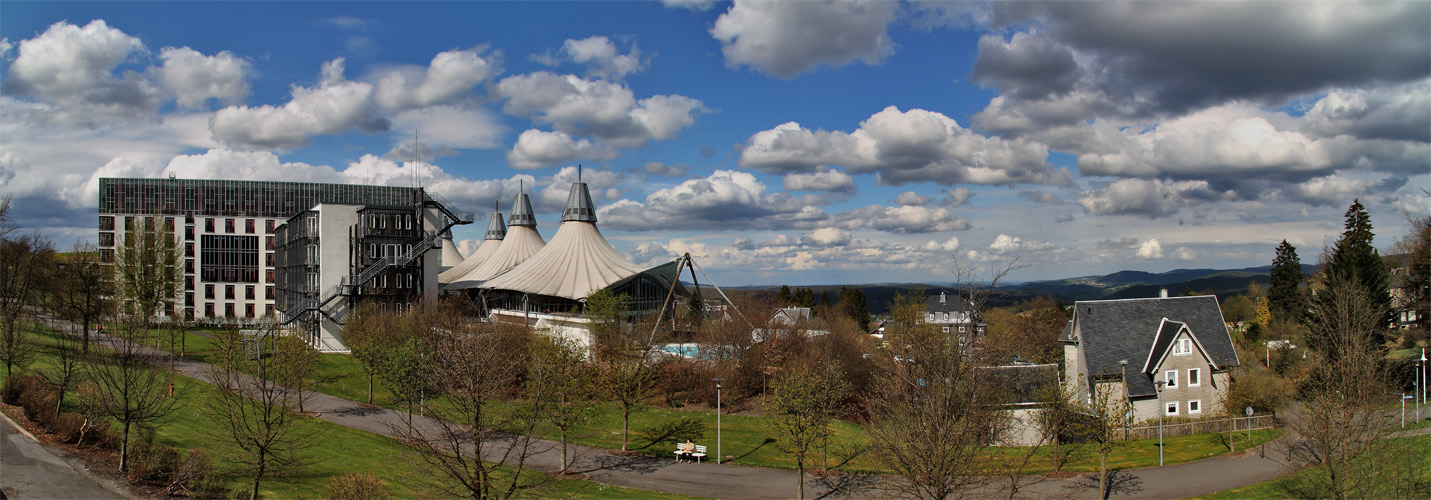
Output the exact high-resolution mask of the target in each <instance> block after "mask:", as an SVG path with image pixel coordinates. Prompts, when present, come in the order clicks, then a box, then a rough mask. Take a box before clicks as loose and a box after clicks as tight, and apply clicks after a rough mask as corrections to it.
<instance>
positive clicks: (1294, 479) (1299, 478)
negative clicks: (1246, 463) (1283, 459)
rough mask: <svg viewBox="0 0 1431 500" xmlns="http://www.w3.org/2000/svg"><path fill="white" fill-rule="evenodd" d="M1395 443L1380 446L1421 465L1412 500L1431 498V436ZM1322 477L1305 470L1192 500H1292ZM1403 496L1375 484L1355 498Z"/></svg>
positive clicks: (1324, 494) (1318, 470)
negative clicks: (1408, 450)
mask: <svg viewBox="0 0 1431 500" xmlns="http://www.w3.org/2000/svg"><path fill="white" fill-rule="evenodd" d="M1395 441H1398V442H1395V443H1383V446H1398V445H1409V446H1412V447H1413V448H1414V452H1413V453H1412V456H1413V457H1415V458H1413V459H1419V460H1420V461H1421V462H1420V464H1421V467H1420V468H1419V469H1418V472H1417V473H1416V478H1415V481H1416V482H1418V483H1420V485H1421V486H1420V487H1421V489H1420V492H1419V493H1417V494H1414V496H1413V497H1422V498H1424V497H1425V496H1426V495H1427V494H1431V466H1428V464H1431V462H1428V461H1427V459H1426V457H1427V456H1428V455H1431V435H1421V436H1416V437H1412V438H1398V439H1396V440H1395ZM1378 452H1379V450H1375V449H1374V450H1373V451H1371V452H1369V453H1378ZM1325 476H1326V472H1325V471H1323V470H1321V469H1308V470H1303V471H1300V472H1297V473H1296V474H1292V475H1290V476H1287V477H1282V478H1278V479H1273V480H1271V481H1264V482H1261V483H1257V484H1254V485H1250V486H1244V487H1241V488H1234V489H1230V490H1227V491H1221V492H1217V493H1213V494H1211V495H1204V496H1200V497H1195V498H1198V499H1204V500H1222V499H1242V498H1293V497H1297V496H1298V494H1297V493H1296V488H1297V486H1298V485H1299V484H1302V483H1304V482H1306V481H1309V480H1312V479H1319V478H1324V477H1325ZM1405 494H1406V493H1405V492H1401V495H1396V494H1395V492H1392V491H1388V490H1387V489H1386V485H1384V484H1379V485H1377V487H1376V488H1375V489H1374V491H1369V492H1363V494H1361V495H1358V496H1360V497H1363V498H1396V497H1405V496H1404V495H1405ZM1322 496H1329V494H1328V493H1326V492H1323V493H1322Z"/></svg>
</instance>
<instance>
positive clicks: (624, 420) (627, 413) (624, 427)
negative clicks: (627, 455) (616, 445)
mask: <svg viewBox="0 0 1431 500" xmlns="http://www.w3.org/2000/svg"><path fill="white" fill-rule="evenodd" d="M630 428H631V410H630V409H629V408H628V409H623V410H622V412H621V451H626V436H627V431H628V430H629V429H630Z"/></svg>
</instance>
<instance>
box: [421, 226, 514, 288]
mask: <svg viewBox="0 0 1431 500" xmlns="http://www.w3.org/2000/svg"><path fill="white" fill-rule="evenodd" d="M506 236H507V225H506V224H503V223H502V214H501V213H500V212H493V213H492V219H491V221H489V222H488V223H487V237H486V238H484V239H483V240H482V245H481V246H479V247H477V250H476V251H474V252H472V255H469V256H467V260H464V261H462V263H461V264H458V265H456V266H453V267H452V269H448V270H446V271H443V272H442V274H438V275H437V282H438V283H440V284H444V285H445V284H448V283H451V282H453V281H456V280H457V279H458V278H461V277H462V276H463V275H466V274H467V273H469V272H472V270H473V269H476V268H477V266H480V265H482V263H483V262H485V261H486V260H487V258H488V257H491V256H492V254H494V253H496V252H497V247H499V246H501V245H502V238H505V237H506Z"/></svg>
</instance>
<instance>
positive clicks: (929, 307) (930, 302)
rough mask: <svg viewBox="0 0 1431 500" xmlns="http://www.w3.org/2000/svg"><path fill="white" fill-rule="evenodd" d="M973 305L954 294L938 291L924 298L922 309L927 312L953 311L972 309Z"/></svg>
mask: <svg viewBox="0 0 1431 500" xmlns="http://www.w3.org/2000/svg"><path fill="white" fill-rule="evenodd" d="M973 309H974V305H973V304H970V303H969V301H967V300H964V299H963V298H962V297H959V296H958V295H954V294H948V293H944V292H939V295H930V296H928V297H925V298H924V311H925V312H927V313H929V312H933V313H946V312H947V313H954V312H966V311H972V310H973Z"/></svg>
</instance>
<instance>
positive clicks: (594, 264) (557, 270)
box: [482, 221, 645, 300]
mask: <svg viewBox="0 0 1431 500" xmlns="http://www.w3.org/2000/svg"><path fill="white" fill-rule="evenodd" d="M644 270H645V269H642V268H640V267H637V266H636V264H633V263H631V261H629V260H626V257H624V256H622V255H621V253H620V252H617V251H616V249H615V248H612V247H611V244H610V243H607V242H606V238H604V237H602V236H601V231H599V230H597V229H596V224H593V223H590V222H582V221H568V222H563V223H561V227H559V228H557V234H556V236H553V237H552V241H551V242H550V243H547V246H546V247H543V248H542V250H541V251H540V252H537V254H536V255H533V256H532V258H530V259H527V261H526V262H523V263H522V264H521V265H519V266H517V267H514V268H512V270H510V271H507V272H506V273H504V274H502V275H500V276H497V277H496V278H493V279H492V280H490V281H488V282H486V283H483V284H482V288H489V289H501V290H515V291H519V292H525V293H532V294H538V295H550V296H554V297H565V298H568V299H573V300H575V299H581V298H584V297H586V296H587V295H590V294H591V293H592V292H595V291H597V290H600V289H602V288H606V287H607V286H610V285H611V284H612V283H616V282H617V281H621V280H622V279H625V278H628V277H630V276H633V275H635V274H638V273H640V272H641V271H644Z"/></svg>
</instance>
